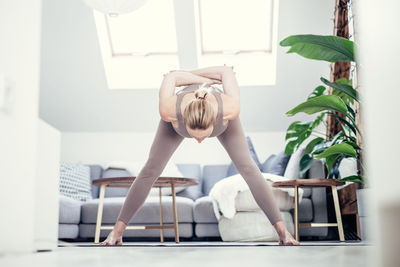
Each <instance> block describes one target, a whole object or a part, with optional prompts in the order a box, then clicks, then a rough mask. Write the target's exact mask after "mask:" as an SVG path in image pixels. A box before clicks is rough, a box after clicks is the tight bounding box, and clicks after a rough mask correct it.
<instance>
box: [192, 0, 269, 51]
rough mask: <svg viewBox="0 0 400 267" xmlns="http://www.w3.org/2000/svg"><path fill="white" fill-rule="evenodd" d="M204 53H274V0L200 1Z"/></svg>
mask: <svg viewBox="0 0 400 267" xmlns="http://www.w3.org/2000/svg"><path fill="white" fill-rule="evenodd" d="M198 3H199V27H200V38H201V48H202V49H201V50H202V51H201V52H202V54H208V53H214V54H218V53H235V54H237V53H248V52H265V53H271V49H272V19H273V13H272V11H273V6H272V0H247V1H246V2H244V1H232V0H213V1H209V0H208V1H207V0H198Z"/></svg>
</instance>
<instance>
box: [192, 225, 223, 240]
mask: <svg viewBox="0 0 400 267" xmlns="http://www.w3.org/2000/svg"><path fill="white" fill-rule="evenodd" d="M194 232H195V236H197V237H221V234H220V232H219V228H218V223H196V225H195V227H194Z"/></svg>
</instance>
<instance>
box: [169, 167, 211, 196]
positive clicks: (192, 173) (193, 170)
mask: <svg viewBox="0 0 400 267" xmlns="http://www.w3.org/2000/svg"><path fill="white" fill-rule="evenodd" d="M176 166H177V167H178V169H179V171H180V172H181V173H182V175H183V176H184V177H187V178H195V179H197V181H198V182H199V184H198V185H193V186H188V187H186V188H185V189H184V190H182V191H181V192H179V193H177V194H176V195H177V196H180V197H187V198H190V199H192V200H196V199H197V198H199V197H202V196H203V195H204V194H203V191H202V180H203V179H202V177H201V165H200V164H198V163H193V164H190V163H182V164H176Z"/></svg>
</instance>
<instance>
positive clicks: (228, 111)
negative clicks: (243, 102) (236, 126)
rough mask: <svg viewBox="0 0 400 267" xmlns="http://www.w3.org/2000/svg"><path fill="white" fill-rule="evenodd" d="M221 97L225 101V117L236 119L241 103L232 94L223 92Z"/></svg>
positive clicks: (225, 118)
mask: <svg viewBox="0 0 400 267" xmlns="http://www.w3.org/2000/svg"><path fill="white" fill-rule="evenodd" d="M221 99H222V102H223V113H224V115H223V119H224V120H234V119H236V118H237V117H238V116H239V113H240V103H238V101H237V100H236V99H235V98H233V97H232V96H230V95H227V94H224V93H221Z"/></svg>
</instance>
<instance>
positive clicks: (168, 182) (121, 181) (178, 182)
mask: <svg viewBox="0 0 400 267" xmlns="http://www.w3.org/2000/svg"><path fill="white" fill-rule="evenodd" d="M135 178H136V176H129V177H112V178H100V179H95V180H93V181H92V184H93V185H97V186H100V192H99V204H98V209H97V222H96V233H95V237H94V243H99V240H100V231H101V230H106V229H113V228H114V226H102V225H101V221H102V217H103V204H104V193H105V189H106V186H109V187H130V186H131V184H132V182H133V181H134V180H135ZM198 184H199V182H198V180H197V179H195V178H184V177H165V176H164V177H159V178H158V179H157V180H156V181H155V182H154V184H153V187H158V188H159V199H160V225H128V226H127V227H126V229H127V230H131V229H160V241H161V242H164V231H163V229H167V228H174V231H175V242H176V243H179V229H178V213H177V209H176V199H175V198H176V194H175V186H179V187H187V186H192V185H198ZM162 187H171V191H172V210H173V213H174V223H173V224H169V225H168V224H163V217H162V202H161V199H162V198H161V188H162Z"/></svg>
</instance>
